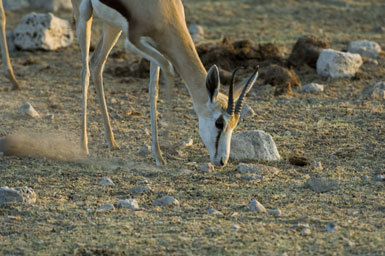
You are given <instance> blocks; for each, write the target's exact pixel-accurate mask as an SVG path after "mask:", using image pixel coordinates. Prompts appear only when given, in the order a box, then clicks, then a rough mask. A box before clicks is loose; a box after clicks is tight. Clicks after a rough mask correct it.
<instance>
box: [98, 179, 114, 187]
mask: <svg viewBox="0 0 385 256" xmlns="http://www.w3.org/2000/svg"><path fill="white" fill-rule="evenodd" d="M98 185H99V186H115V184H114V182H113V181H112V180H111V179H110V178H108V177H104V178H103V179H101V180H100V181H99V183H98Z"/></svg>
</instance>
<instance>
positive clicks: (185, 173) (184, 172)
mask: <svg viewBox="0 0 385 256" xmlns="http://www.w3.org/2000/svg"><path fill="white" fill-rule="evenodd" d="M193 173H194V172H193V171H191V170H189V169H182V170H180V171H179V172H178V174H179V175H191V174H193Z"/></svg>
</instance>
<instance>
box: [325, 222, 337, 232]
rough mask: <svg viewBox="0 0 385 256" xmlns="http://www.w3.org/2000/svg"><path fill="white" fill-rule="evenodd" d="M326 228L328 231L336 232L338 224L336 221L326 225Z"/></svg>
mask: <svg viewBox="0 0 385 256" xmlns="http://www.w3.org/2000/svg"><path fill="white" fill-rule="evenodd" d="M325 229H326V231H327V232H334V231H336V230H337V229H338V226H337V225H336V224H334V223H328V224H326V225H325Z"/></svg>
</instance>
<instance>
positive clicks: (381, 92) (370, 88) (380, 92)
mask: <svg viewBox="0 0 385 256" xmlns="http://www.w3.org/2000/svg"><path fill="white" fill-rule="evenodd" d="M360 97H361V99H368V100H378V101H385V82H378V83H376V84H371V85H367V86H365V88H364V89H363V90H362V93H361V96H360Z"/></svg>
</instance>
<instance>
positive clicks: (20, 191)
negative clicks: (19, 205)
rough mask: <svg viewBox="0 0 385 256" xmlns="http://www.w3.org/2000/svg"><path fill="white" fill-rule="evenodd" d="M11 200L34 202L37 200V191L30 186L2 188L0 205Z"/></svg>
mask: <svg viewBox="0 0 385 256" xmlns="http://www.w3.org/2000/svg"><path fill="white" fill-rule="evenodd" d="M11 202H23V203H34V202H36V193H35V192H34V191H33V189H32V188H29V187H18V188H9V187H2V188H0V205H2V204H3V203H11Z"/></svg>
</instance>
